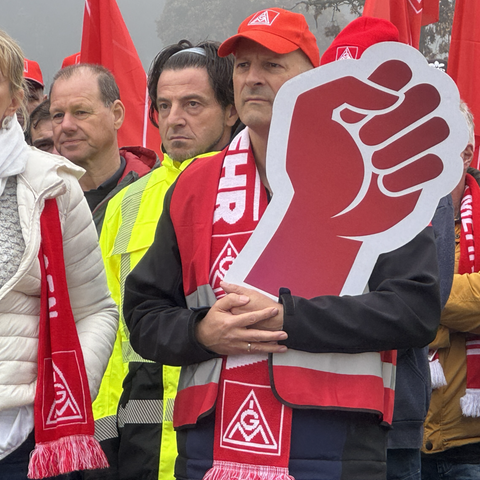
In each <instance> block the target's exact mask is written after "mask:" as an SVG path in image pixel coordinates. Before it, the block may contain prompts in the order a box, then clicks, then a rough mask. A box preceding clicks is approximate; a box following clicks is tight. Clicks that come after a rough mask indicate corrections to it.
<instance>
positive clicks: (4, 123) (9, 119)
mask: <svg viewBox="0 0 480 480" xmlns="http://www.w3.org/2000/svg"><path fill="white" fill-rule="evenodd" d="M11 125H12V117H5V118H4V119H3V121H2V128H4V129H5V130H8V129H9V128H10V127H11Z"/></svg>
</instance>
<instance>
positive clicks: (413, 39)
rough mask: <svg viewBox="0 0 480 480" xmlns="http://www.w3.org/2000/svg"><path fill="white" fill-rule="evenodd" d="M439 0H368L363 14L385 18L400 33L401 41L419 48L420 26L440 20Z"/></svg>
mask: <svg viewBox="0 0 480 480" xmlns="http://www.w3.org/2000/svg"><path fill="white" fill-rule="evenodd" d="M438 13H439V0H366V1H365V6H364V7H363V15H365V16H369V17H376V18H384V19H386V20H389V21H390V22H392V23H393V24H394V25H395V26H396V27H397V28H398V31H399V33H400V41H401V42H403V43H406V44H408V45H412V46H413V47H415V48H418V46H419V43H420V28H421V27H422V26H424V25H429V24H430V23H435V22H438Z"/></svg>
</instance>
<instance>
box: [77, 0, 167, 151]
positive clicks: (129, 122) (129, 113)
mask: <svg viewBox="0 0 480 480" xmlns="http://www.w3.org/2000/svg"><path fill="white" fill-rule="evenodd" d="M81 60H82V63H94V64H100V65H103V66H104V67H106V68H108V69H109V70H110V71H111V72H112V73H113V75H114V76H115V80H116V81H117V84H118V87H119V89H120V98H121V100H122V102H123V104H124V105H125V110H126V114H125V121H124V123H123V125H122V127H121V128H120V130H119V132H118V144H119V147H123V146H137V145H141V146H143V147H147V148H150V149H152V150H154V151H155V152H157V154H159V153H160V135H159V133H158V130H157V129H156V128H155V127H154V126H153V125H152V124H151V123H150V122H149V120H148V94H147V76H146V74H145V70H144V69H143V66H142V63H141V61H140V58H139V57H138V54H137V50H136V49H135V45H134V44H133V41H132V39H131V37H130V34H129V32H128V29H127V26H126V25H125V22H124V20H123V17H122V14H121V12H120V9H119V8H118V5H117V3H116V1H115V0H85V13H84V17H83V33H82V48H81Z"/></svg>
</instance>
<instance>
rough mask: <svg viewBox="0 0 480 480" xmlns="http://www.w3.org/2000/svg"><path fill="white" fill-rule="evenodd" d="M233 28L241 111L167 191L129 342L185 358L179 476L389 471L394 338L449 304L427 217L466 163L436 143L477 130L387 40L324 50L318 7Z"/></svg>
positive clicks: (129, 307)
mask: <svg viewBox="0 0 480 480" xmlns="http://www.w3.org/2000/svg"><path fill="white" fill-rule="evenodd" d="M238 32H239V33H238V34H237V35H235V36H233V37H231V38H229V39H228V40H226V41H225V42H224V43H223V44H222V45H221V47H220V49H219V54H220V55H228V54H230V53H233V54H234V56H235V67H234V75H233V82H234V91H235V106H236V108H237V112H238V114H239V116H240V119H241V120H242V121H243V122H244V123H245V125H246V126H247V128H246V129H245V130H244V131H243V132H241V133H240V134H239V135H238V136H237V137H236V138H235V139H234V140H233V141H232V143H231V144H230V146H229V148H228V149H227V150H225V151H223V152H221V154H219V155H217V156H216V157H211V158H210V159H209V162H208V165H207V163H206V162H203V161H202V160H197V161H195V162H194V163H192V165H190V166H189V168H188V169H187V170H185V172H184V173H183V174H182V175H181V176H180V177H179V179H178V180H177V182H176V184H175V185H174V187H173V188H172V189H171V190H170V191H169V193H168V194H167V197H166V202H165V207H164V211H163V214H162V217H161V219H160V222H159V225H158V229H157V235H156V238H155V241H154V243H153V245H152V247H151V248H150V250H149V251H148V252H147V254H146V255H145V257H143V259H142V260H141V262H140V263H139V264H138V266H137V267H136V268H135V269H134V270H133V272H132V273H131V274H130V276H129V277H128V278H127V282H126V288H125V302H124V305H125V308H124V314H125V319H126V321H127V324H128V326H129V330H130V332H131V343H132V346H133V347H134V348H135V349H136V350H137V351H138V352H139V353H140V354H141V355H142V356H144V357H146V358H149V359H151V360H154V361H158V362H162V363H166V364H171V365H181V366H182V367H183V368H182V373H181V377H180V384H179V391H178V394H177V399H176V404H175V411H174V424H175V426H176V427H177V429H178V447H179V457H178V458H177V464H176V477H177V478H179V479H195V480H196V479H198V480H199V479H202V478H205V479H213V478H215V479H228V478H238V479H247V478H248V479H260V478H262V479H264V478H268V479H277V480H278V479H284V480H286V479H291V478H292V476H293V477H294V478H295V479H296V480H306V479H311V478H316V479H319V478H322V479H348V480H355V479H359V480H360V479H362V480H363V479H365V478H368V479H373V480H375V479H382V478H384V477H385V440H386V433H387V428H386V426H387V425H388V424H389V423H391V419H392V414H393V399H394V385H395V358H396V356H395V352H394V351H392V350H394V349H397V348H404V347H405V348H406V347H412V346H424V345H426V344H427V343H428V342H429V341H430V340H431V339H432V338H433V337H434V335H435V330H436V327H437V326H438V321H439V315H440V299H439V291H438V285H437V266H436V252H435V245H434V238H433V232H432V231H431V228H430V227H427V228H424V227H425V226H426V225H428V223H429V221H430V219H431V216H433V212H434V210H435V207H436V204H437V203H438V200H439V198H440V196H442V195H444V194H445V193H446V192H448V191H449V190H448V189H451V186H452V184H455V183H456V182H457V181H458V178H456V177H455V175H456V167H454V168H453V169H452V168H451V166H450V165H447V164H445V162H444V160H443V158H444V157H443V156H440V152H441V150H442V149H438V148H436V147H437V146H438V145H440V144H441V145H442V148H443V149H445V148H446V149H447V150H448V153H449V155H451V150H452V149H455V148H457V146H458V142H457V143H455V142H454V141H451V140H450V137H451V135H450V132H453V133H455V134H456V136H459V137H460V138H461V139H460V144H461V143H462V142H463V138H462V135H461V134H459V133H458V130H459V129H458V128H457V127H456V126H455V124H454V123H447V120H445V117H446V116H447V115H445V113H444V111H446V110H445V109H447V110H448V107H449V104H448V101H447V103H446V104H445V100H444V96H442V95H441V93H440V91H439V89H440V90H442V89H443V86H442V85H438V86H437V85H435V86H434V85H429V84H427V83H425V78H427V77H428V75H429V73H425V72H424V71H423V70H422V66H420V67H418V68H417V66H415V67H414V68H413V69H412V68H410V67H409V65H408V64H407V63H406V62H407V61H406V60H393V61H391V59H389V58H388V57H387V54H386V52H385V49H383V50H382V51H380V52H379V54H378V55H377V54H375V55H367V54H365V55H364V57H363V58H362V60H360V61H358V63H356V64H355V66H353V65H352V64H350V65H349V68H344V67H342V64H343V63H347V62H335V64H330V65H326V66H325V67H322V68H320V69H316V70H315V69H314V67H317V66H318V64H319V55H318V49H317V46H316V42H315V38H314V37H313V35H312V34H311V32H310V31H309V30H308V26H307V24H306V22H305V19H304V18H303V16H302V15H299V14H295V13H292V12H289V11H285V10H282V9H277V8H273V9H268V10H263V11H261V12H258V13H256V14H254V15H252V16H250V17H248V18H247V19H246V20H245V21H244V22H243V23H242V24H241V25H240V27H239V30H238ZM377 41H378V39H377ZM371 43H375V42H371ZM393 45H395V44H393ZM392 48H393V47H392ZM405 48H407V49H409V47H405ZM387 50H388V49H387ZM394 50H395V48H394ZM367 53H368V51H367ZM387 53H388V51H387ZM397 53H398V54H399V55H400V56H402V55H404V53H402V52H401V51H399V52H397V51H396V50H395V52H394V54H395V55H396V54H397ZM405 55H406V57H408V56H409V54H405ZM377 57H378V58H377ZM364 58H365V61H364ZM415 58H417V57H415ZM408 60H409V59H408ZM414 63H415V62H414ZM357 65H358V67H357ZM362 65H364V67H362ZM425 65H426V62H425ZM357 68H358V72H357V70H355V69H357ZM362 68H363V70H362ZM426 68H427V69H428V68H429V67H428V65H427V67H426ZM417 70H418V71H419V72H417ZM431 70H433V69H431ZM347 72H348V73H347ZM352 72H355V77H353V76H352ZM357 73H358V75H357ZM425 75H426V77H425ZM444 76H445V75H444ZM288 80H291V81H290V82H288ZM297 80H298V81H297ZM440 83H441V81H440ZM447 87H448V88H451V85H448V86H447ZM456 95H457V96H456V97H455V94H453V97H452V98H453V99H452V101H451V104H450V110H451V108H452V105H453V103H454V102H455V101H456V102H457V106H458V93H457V94H456ZM419 99H420V100H421V102H420V105H419V107H418V108H417V107H416V105H417V104H418V103H419ZM274 100H275V105H274ZM457 110H458V108H457ZM434 112H435V113H434ZM459 115H460V114H459ZM453 117H455V115H453ZM455 118H456V117H455ZM460 130H461V129H460ZM267 142H268V148H267ZM448 142H450V143H448ZM279 145H280V146H281V148H280V147H279ZM446 146H447V147H448V148H447V147H446ZM460 152H461V147H459V148H458V154H459V153H460ZM336 162H338V164H336ZM453 163H454V164H455V162H453ZM340 165H341V167H342V170H343V171H344V172H345V174H343V175H340V173H339V172H340V170H341V169H340V168H339V166H340ZM459 168H460V170H458V175H457V176H458V177H459V176H460V173H461V164H460V165H459ZM452 176H453V179H450V180H445V178H446V177H452ZM437 179H440V180H438V181H437ZM435 181H436V182H437V183H436V184H435V191H438V193H436V194H435V195H438V197H435V195H433V194H432V193H431V192H432V188H430V187H431V183H432V182H435ZM425 192H426V193H425ZM422 202H423V203H422ZM423 204H425V206H423V207H422V206H421V208H419V205H423ZM381 205H384V206H385V208H383V209H382V208H379V207H380V206H381ZM355 212H356V213H355ZM412 224H413V225H414V226H413V227H412ZM398 225H400V226H398ZM389 231H393V234H390V235H388V234H387V233H385V232H389ZM258 232H260V233H258ZM262 242H263V243H262ZM392 245H393V247H392ZM384 252H385V253H384ZM237 256H239V258H238V259H237V260H236V258H237ZM234 261H235V262H234ZM232 262H234V263H233V268H230V267H231V266H232ZM237 266H239V268H237ZM246 267H247V268H246ZM227 271H228V275H229V278H233V279H234V280H235V281H236V282H237V281H238V283H242V284H243V286H239V285H233V284H230V283H225V282H224V281H223V279H224V277H225V274H226V273H227ZM351 272H354V274H352V273H351ZM230 275H231V277H230ZM365 276H366V278H365V279H364V277H365ZM363 279H364V280H363ZM362 282H363V285H362ZM367 283H368V285H367ZM245 285H250V286H251V288H249V287H246V286H245ZM359 285H361V289H360V290H359ZM282 287H288V288H289V289H290V290H287V289H285V288H282ZM279 289H280V291H279ZM364 290H365V291H366V292H369V293H363V292H364ZM262 292H263V293H262ZM340 294H342V295H345V296H343V297H342V296H340ZM277 295H279V297H280V298H279V300H278V301H277V298H276V296H277ZM267 354H269V355H268V356H267ZM353 354H355V355H353Z"/></svg>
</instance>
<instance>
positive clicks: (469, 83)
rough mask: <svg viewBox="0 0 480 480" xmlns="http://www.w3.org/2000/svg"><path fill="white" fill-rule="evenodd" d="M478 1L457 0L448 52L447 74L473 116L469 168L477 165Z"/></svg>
mask: <svg viewBox="0 0 480 480" xmlns="http://www.w3.org/2000/svg"><path fill="white" fill-rule="evenodd" d="M479 22H480V3H478V1H473V2H472V0H457V1H456V4H455V14H454V16H453V26H452V40H451V42H450V53H449V55H448V66H447V73H448V74H449V75H450V76H451V77H452V78H453V80H455V83H456V84H457V87H458V90H459V91H460V97H461V98H462V100H464V101H465V102H466V103H467V105H468V106H469V108H470V110H471V111H472V113H473V117H474V118H475V120H476V121H475V123H476V128H475V145H476V146H477V148H476V150H475V156H474V159H473V161H472V167H475V168H479V166H480V162H479V161H480V159H479V151H478V147H479V144H480V90H479V88H478V77H479V75H480V28H479V26H478V24H479Z"/></svg>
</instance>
